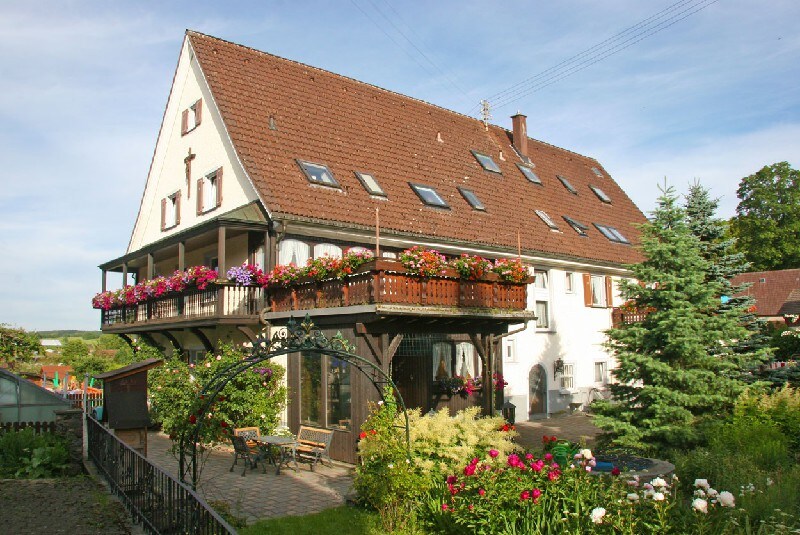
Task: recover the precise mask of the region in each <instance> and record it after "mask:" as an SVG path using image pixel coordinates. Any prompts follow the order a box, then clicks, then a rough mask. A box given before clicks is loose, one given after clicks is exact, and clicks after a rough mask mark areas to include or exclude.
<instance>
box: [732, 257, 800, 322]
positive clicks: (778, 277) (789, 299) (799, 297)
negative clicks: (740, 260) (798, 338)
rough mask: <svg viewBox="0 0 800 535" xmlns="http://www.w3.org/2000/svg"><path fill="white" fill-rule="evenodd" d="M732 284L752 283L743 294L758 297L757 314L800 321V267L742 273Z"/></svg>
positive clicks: (767, 319)
mask: <svg viewBox="0 0 800 535" xmlns="http://www.w3.org/2000/svg"><path fill="white" fill-rule="evenodd" d="M731 284H732V285H733V286H739V285H741V284H749V285H750V287H749V288H747V289H746V290H745V291H744V295H747V296H750V297H752V298H753V299H754V300H755V307H756V314H757V315H758V317H760V318H763V319H765V320H766V321H769V322H770V323H777V324H784V323H786V324H788V325H800V321H798V318H799V317H800V269H781V270H778V271H751V272H748V273H741V274H739V275H737V276H735V277H733V278H732V279H731Z"/></svg>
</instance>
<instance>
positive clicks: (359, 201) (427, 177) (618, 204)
mask: <svg viewBox="0 0 800 535" xmlns="http://www.w3.org/2000/svg"><path fill="white" fill-rule="evenodd" d="M187 36H188V39H189V42H190V45H191V48H192V50H193V51H194V53H195V56H196V58H197V60H198V62H199V65H200V67H201V70H202V72H203V75H204V76H205V78H206V80H207V82H208V84H209V87H210V89H211V93H212V95H213V97H214V103H215V104H216V105H217V107H218V108H219V110H220V113H221V115H222V119H223V121H224V124H225V126H226V128H227V131H228V133H229V135H230V137H231V140H232V142H233V145H234V147H235V149H236V151H237V153H238V155H239V157H240V159H241V161H242V164H243V165H244V167H245V170H246V171H247V173H248V175H249V176H250V178H251V179H252V181H253V183H254V184H255V186H256V188H257V190H258V193H259V195H260V198H261V199H262V200H263V202H264V203H266V205H267V209H268V210H269V211H270V212H271V213H273V214H274V215H276V216H277V217H279V218H280V217H281V216H283V217H295V218H298V219H303V220H310V221H321V222H330V223H332V224H345V225H349V226H354V227H360V228H370V227H372V226H373V225H374V222H375V210H374V209H375V208H376V207H379V208H380V222H381V227H382V230H390V231H394V232H397V233H406V234H408V235H411V236H420V237H432V238H440V239H443V240H446V241H452V240H455V241H465V242H472V243H480V244H486V245H492V246H500V247H503V248H506V249H508V250H513V251H515V250H516V248H517V233H518V232H519V237H520V242H521V246H522V249H523V252H525V253H545V254H548V253H549V254H551V255H555V256H566V257H571V258H581V259H594V260H599V261H603V262H608V263H613V264H620V263H628V262H636V261H638V260H639V259H640V255H639V253H638V251H637V250H636V249H635V248H634V247H631V246H629V245H623V244H618V243H612V242H610V241H609V240H608V239H607V238H605V237H604V236H603V235H602V234H601V233H600V232H599V231H598V230H597V229H596V228H595V227H594V226H592V225H591V223H599V224H603V225H608V226H611V227H615V228H617V229H619V230H620V231H621V232H622V233H623V234H624V235H625V236H626V237H627V238H628V239H629V240H630V241H631V242H633V243H638V236H639V232H638V230H637V229H636V228H635V227H634V225H635V224H641V223H645V222H646V219H645V217H644V215H643V214H642V213H641V211H640V210H639V209H638V208H637V207H636V206H635V205H634V204H633V202H632V201H631V200H630V198H628V196H627V195H626V194H625V192H624V191H622V189H621V188H620V187H619V186H618V185H617V184H616V183H615V182H614V181H613V180H612V179H611V178H610V177H609V176H608V173H606V172H605V171H603V173H602V174H603V175H604V177H603V178H599V177H598V176H597V175H596V174H595V173H594V172H593V171H592V168H599V169H602V167H601V166H600V164H598V162H597V161H596V160H594V159H592V158H588V157H586V156H581V155H580V154H576V153H574V152H571V151H568V150H565V149H561V148H558V147H554V146H552V145H548V144H547V143H543V142H541V141H536V140H529V141H528V153H529V156H530V159H531V161H532V163H533V164H534V165H535V172H536V174H537V175H538V176H539V177H540V178H541V180H542V182H543V186H539V185H537V184H533V183H532V182H530V181H529V180H528V179H526V178H525V176H523V174H522V172H521V171H520V170H519V169H518V167H517V164H518V163H523V162H522V159H521V158H520V157H519V156H518V155H517V154H516V152H515V150H514V149H513V148H512V147H511V133H510V132H509V131H508V130H505V129H503V128H500V127H497V126H493V125H489V127H488V128H485V127H484V125H483V123H482V122H481V121H478V120H477V119H474V118H471V117H467V116H465V115H460V114H458V113H455V112H452V111H449V110H446V109H443V108H440V107H437V106H434V105H431V104H428V103H425V102H422V101H419V100H416V99H413V98H410V97H407V96H404V95H400V94H397V93H393V92H390V91H387V90H385V89H381V88H379V87H375V86H372V85H369V84H366V83H363V82H359V81H357V80H353V79H350V78H346V77H344V76H340V75H338V74H334V73H331V72H327V71H324V70H321V69H317V68H315V67H310V66H307V65H303V64H301V63H297V62H295V61H291V60H287V59H282V58H279V57H276V56H273V55H270V54H267V53H264V52H259V51H257V50H253V49H250V48H246V47H244V46H240V45H236V44H233V43H230V42H227V41H223V40H220V39H217V38H214V37H210V36H206V35H202V34H199V33H196V32H191V31H190V32H187ZM270 118H272V119H273V120H274V126H275V129H271V128H270V123H271V121H270ZM439 140H441V142H440V141H439ZM471 151H477V152H478V153H483V154H486V155H489V156H491V157H492V158H493V160H494V161H495V162H496V163H497V165H498V166H499V167H500V169H501V171H502V175H501V174H498V173H493V172H490V171H486V170H484V169H483V168H482V167H481V165H480V164H479V163H478V161H477V160H476V158H475V156H473V154H472V152H471ZM501 151H502V155H503V159H501V157H500V154H501ZM296 160H304V161H308V162H313V163H317V164H322V165H325V166H327V167H328V168H329V169H330V171H331V172H332V173H333V174H334V176H335V177H336V180H337V181H338V183H339V184H341V186H342V189H341V190H339V189H335V188H331V187H327V186H324V185H317V184H312V183H311V182H310V181H309V180H308V179H307V178H306V176H305V175H304V173H303V171H302V170H301V168H300V166H299V165H298V164H297V161H296ZM356 171H360V172H366V173H370V174H372V175H373V176H374V177H375V180H376V181H377V182H378V183H379V184H380V186H381V188H382V189H383V190H384V191H385V192H386V194H387V197H386V198H383V197H375V196H370V194H369V193H368V192H367V191H366V190H365V188H364V187H363V186H362V184H361V183H360V182H359V180H358V178H357V176H356V174H355V172H356ZM556 175H562V176H565V177H567V178H568V179H569V181H570V182H571V183H572V185H574V186H575V188H576V189H577V191H578V194H577V195H574V194H572V193H570V192H569V191H568V190H567V189H565V188H564V186H563V185H562V184H561V183H560V182H559V181H558V180H557V178H556ZM409 182H413V183H416V184H421V185H424V186H429V187H432V188H434V189H436V191H437V192H438V193H439V194H440V195H441V196H442V197H443V198H444V200H445V201H447V203H448V204H449V205H450V209H442V208H432V207H430V206H425V205H424V204H423V203H422V202H421V201H420V199H419V197H418V196H417V195H416V194H415V193H414V191H413V190H412V189H411V188H410V187H409ZM590 185H594V186H597V187H600V188H602V190H603V191H604V192H605V193H606V194H607V195H608V197H609V198H610V199H611V201H612V202H611V204H608V203H604V202H603V201H601V200H600V199H599V198H598V197H597V196H596V195H595V194H594V193H593V192H592V191H591V190H590V189H589V186H590ZM459 186H461V187H465V188H467V189H469V190H471V191H472V192H474V194H475V195H476V196H477V198H478V199H480V201H481V202H482V204H483V205H484V206H485V207H486V210H485V211H480V210H475V209H473V208H472V207H471V206H470V205H469V204H468V203H467V202H466V201H465V200H464V198H463V197H462V196H461V194H460V193H459V190H458V189H457V188H458V187H459ZM534 210H544V211H546V212H547V213H548V214H549V215H550V216H551V218H552V219H553V220H561V217H562V216H564V215H566V216H569V217H573V218H575V219H577V220H579V221H583V222H585V223H587V224H589V226H590V228H589V230H588V233H589V238H588V239H587V238H584V237H581V236H579V235H578V234H577V233H576V232H574V231H573V230H572V229H570V228H568V227H567V225H566V224H564V225H561V226H563V227H564V228H563V229H562V232H552V231H551V230H550V229H548V228H547V226H546V225H544V224H543V223H542V222H541V221H540V220H539V218H537V217H536V215H535V214H534Z"/></svg>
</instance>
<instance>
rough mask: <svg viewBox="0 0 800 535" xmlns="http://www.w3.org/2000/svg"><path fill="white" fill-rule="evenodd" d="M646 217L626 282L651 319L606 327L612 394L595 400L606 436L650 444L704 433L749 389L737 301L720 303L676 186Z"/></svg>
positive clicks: (696, 439)
mask: <svg viewBox="0 0 800 535" xmlns="http://www.w3.org/2000/svg"><path fill="white" fill-rule="evenodd" d="M652 216H653V217H652V219H651V221H650V222H649V223H647V224H645V225H643V227H642V237H641V240H642V244H641V249H642V252H643V255H644V258H645V259H644V260H643V261H642V262H640V263H639V264H635V265H632V266H629V269H630V270H631V271H632V274H633V277H634V279H636V280H635V281H623V282H622V283H621V284H620V291H621V293H622V296H623V298H625V299H627V300H628V302H629V304H630V306H633V307H635V308H636V309H637V310H639V311H643V312H647V315H646V316H645V319H644V320H643V321H641V322H639V323H631V324H625V325H622V326H620V327H619V328H614V329H610V330H609V331H608V333H607V334H608V342H607V348H608V349H609V350H610V352H611V353H612V354H613V355H614V357H615V358H616V360H617V368H616V369H615V370H614V371H613V372H612V373H613V376H614V378H615V382H614V383H613V384H611V385H610V389H611V392H612V395H613V399H612V400H611V401H610V402H605V403H602V404H600V405H599V406H598V407H597V411H596V419H595V423H596V424H597V425H598V426H599V427H601V428H602V429H604V430H605V431H606V435H605V436H604V437H603V438H604V440H605V441H606V442H610V443H611V444H612V445H616V446H620V447H623V448H626V449H633V450H636V451H639V452H642V453H653V452H655V451H659V450H663V449H665V448H687V447H691V446H692V445H694V444H697V443H700V442H701V441H702V431H701V426H702V424H703V423H704V422H705V421H709V420H713V419H716V418H718V417H720V416H722V415H724V414H725V413H726V412H727V411H728V410H729V409H730V407H731V405H732V403H733V401H734V399H735V398H736V396H737V395H738V394H739V392H741V390H742V388H743V386H744V385H743V383H742V382H741V381H740V380H739V379H738V366H737V364H736V363H737V361H738V357H736V355H735V354H734V352H733V349H732V347H731V346H732V341H734V340H739V339H741V338H742V337H743V336H746V334H747V332H746V329H745V328H744V327H743V326H742V325H741V323H740V321H739V319H738V313H737V311H735V310H720V307H719V296H720V294H721V291H722V283H721V282H719V281H717V280H709V279H708V276H707V274H708V273H709V272H711V269H710V262H709V261H707V260H706V259H705V258H704V257H703V253H702V249H701V243H700V240H699V239H698V238H697V237H696V236H695V235H694V234H693V233H692V229H691V228H690V226H689V224H688V222H687V217H686V212H685V210H684V209H683V208H681V207H680V206H679V205H678V202H677V196H676V195H675V193H674V191H673V190H672V189H671V188H669V189H666V190H662V195H661V197H660V198H659V200H658V206H657V209H656V210H655V211H654V212H653V213H652Z"/></svg>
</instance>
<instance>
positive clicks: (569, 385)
mask: <svg viewBox="0 0 800 535" xmlns="http://www.w3.org/2000/svg"><path fill="white" fill-rule="evenodd" d="M561 388H566V389H568V390H571V389H573V388H575V363H573V362H565V363H564V371H562V372H561Z"/></svg>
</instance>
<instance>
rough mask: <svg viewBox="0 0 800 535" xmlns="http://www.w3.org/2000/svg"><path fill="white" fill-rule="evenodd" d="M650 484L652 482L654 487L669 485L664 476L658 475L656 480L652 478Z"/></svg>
mask: <svg viewBox="0 0 800 535" xmlns="http://www.w3.org/2000/svg"><path fill="white" fill-rule="evenodd" d="M650 484H651V485H653V487H655V488H664V487H666V486H667V482H666V481H664V480H663V479H662V478H660V477H657V478H655V479H654V480H652V481H651V482H650Z"/></svg>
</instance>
